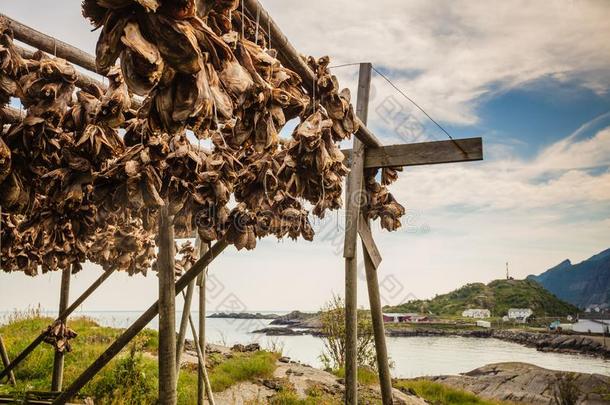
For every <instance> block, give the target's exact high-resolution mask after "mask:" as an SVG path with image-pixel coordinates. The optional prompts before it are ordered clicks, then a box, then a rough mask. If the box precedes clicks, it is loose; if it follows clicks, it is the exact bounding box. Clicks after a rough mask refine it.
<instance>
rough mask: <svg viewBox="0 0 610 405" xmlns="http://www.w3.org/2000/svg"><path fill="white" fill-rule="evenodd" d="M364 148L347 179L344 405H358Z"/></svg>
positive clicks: (366, 67)
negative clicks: (359, 236) (360, 219)
mask: <svg viewBox="0 0 610 405" xmlns="http://www.w3.org/2000/svg"><path fill="white" fill-rule="evenodd" d="M371 73H372V66H371V64H370V63H363V64H361V65H360V75H359V79H358V102H357V105H356V115H357V116H358V117H359V118H360V119H361V120H363V119H364V120H366V117H367V115H368V104H369V93H370V86H371ZM364 154H365V151H364V144H363V143H362V142H360V140H359V139H358V138H354V147H353V152H352V162H351V170H350V174H349V176H348V178H347V190H346V197H345V198H346V200H347V202H346V204H347V205H346V212H345V244H344V246H343V257H344V258H345V333H346V342H345V403H346V404H347V405H356V404H357V403H358V358H357V357H358V291H357V290H358V257H357V240H358V220H359V217H360V211H361V210H362V204H363V202H364V201H365V199H364V194H363V170H364Z"/></svg>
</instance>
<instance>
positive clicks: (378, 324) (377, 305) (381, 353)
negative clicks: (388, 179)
mask: <svg viewBox="0 0 610 405" xmlns="http://www.w3.org/2000/svg"><path fill="white" fill-rule="evenodd" d="M361 220H364V219H361ZM367 222H368V220H367ZM362 251H363V254H364V269H365V272H366V285H367V288H368V292H369V305H370V307H371V318H372V321H373V333H374V335H375V353H376V354H377V368H378V370H379V385H380V386H381V400H382V402H383V405H390V404H393V403H394V399H393V398H392V375H391V374H390V363H389V361H388V348H387V345H386V341H385V327H384V324H383V311H382V308H381V296H380V294H379V280H378V278H377V269H376V268H375V266H374V264H373V261H372V260H371V256H370V255H369V252H368V250H367V249H366V247H365V246H364V242H362Z"/></svg>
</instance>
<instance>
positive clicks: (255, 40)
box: [254, 5, 261, 44]
mask: <svg viewBox="0 0 610 405" xmlns="http://www.w3.org/2000/svg"><path fill="white" fill-rule="evenodd" d="M260 21H261V8H260V7H258V5H257V6H256V34H255V35H254V43H255V44H258V29H259V26H260Z"/></svg>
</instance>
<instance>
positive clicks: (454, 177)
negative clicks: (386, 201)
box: [392, 127, 610, 210]
mask: <svg viewBox="0 0 610 405" xmlns="http://www.w3.org/2000/svg"><path fill="white" fill-rule="evenodd" d="M498 157H500V158H498V159H495V160H491V161H486V162H481V163H474V164H461V165H441V166H435V167H429V166H428V167H422V168H409V169H407V170H406V173H405V174H404V175H402V176H401V177H400V179H399V181H398V183H397V184H396V185H395V186H393V187H392V189H393V190H395V192H394V193H395V194H396V195H397V196H398V197H399V200H400V201H405V202H407V203H412V204H415V205H416V206H419V207H421V208H422V209H424V208H425V209H439V208H443V207H450V206H452V205H465V206H468V207H471V208H477V209H485V210H506V209H533V208H547V209H558V208H559V209H563V208H573V207H577V206H579V205H585V204H586V205H591V204H607V203H608V202H610V170H608V169H605V171H602V172H601V173H593V174H592V173H591V172H589V171H588V170H585V169H588V168H593V167H601V168H602V169H603V168H607V166H608V165H610V127H608V128H605V129H602V130H600V131H599V132H597V133H596V134H595V135H594V136H593V137H591V138H588V139H576V137H574V136H569V137H567V138H565V139H563V140H561V141H559V142H557V143H555V144H553V145H550V146H549V147H547V148H546V149H544V150H543V151H542V152H541V153H540V154H539V155H538V156H537V157H535V158H534V159H532V160H530V161H528V160H523V159H520V158H518V157H516V156H514V155H511V154H510V152H509V150H508V149H506V150H502V153H501V154H499V155H498Z"/></svg>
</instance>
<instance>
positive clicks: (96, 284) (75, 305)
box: [0, 269, 115, 380]
mask: <svg viewBox="0 0 610 405" xmlns="http://www.w3.org/2000/svg"><path fill="white" fill-rule="evenodd" d="M114 272H115V269H112V270H108V271H105V272H104V273H103V274H102V275H101V276H100V277H99V278H98V279H97V280H95V281H94V282H93V284H91V286H89V288H87V289H86V290H85V292H83V293H82V294H81V295H80V297H78V298H77V299H76V301H74V302H73V303H72V305H70V307H68V309H66V310H65V311H64V312H62V313H61V314H59V316H58V317H57V319H56V320H55V322H57V321H59V320H60V319H62V318H67V317H68V316H70V315H71V314H72V313H73V312H74V311H75V310H76V309H77V308H78V307H79V306H80V305H81V304H82V303H83V302H84V301H85V300H86V299H87V298H89V296H90V295H91V294H93V292H94V291H95V290H97V289H98V287H99V286H100V285H102V283H103V282H104V281H106V280H107V279H108V277H110V275H111V274H112V273H114ZM45 336H46V332H42V333H41V334H40V335H38V337H36V339H34V340H33V341H32V343H30V344H29V345H28V347H26V348H25V349H23V351H22V352H21V353H19V355H18V356H17V357H15V359H13V361H12V362H11V364H9V365H8V366H7V367H6V368H5V369H4V370H2V371H1V372H0V380H1V379H2V378H4V377H5V376H6V375H7V374H8V373H9V372H10V371H11V370H13V369H14V368H15V367H17V366H18V365H19V363H21V362H22V361H23V360H25V359H26V358H27V357H28V356H29V354H30V353H32V352H33V351H34V349H35V348H36V347H38V345H39V344H40V343H42V341H43V340H44V338H45Z"/></svg>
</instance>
